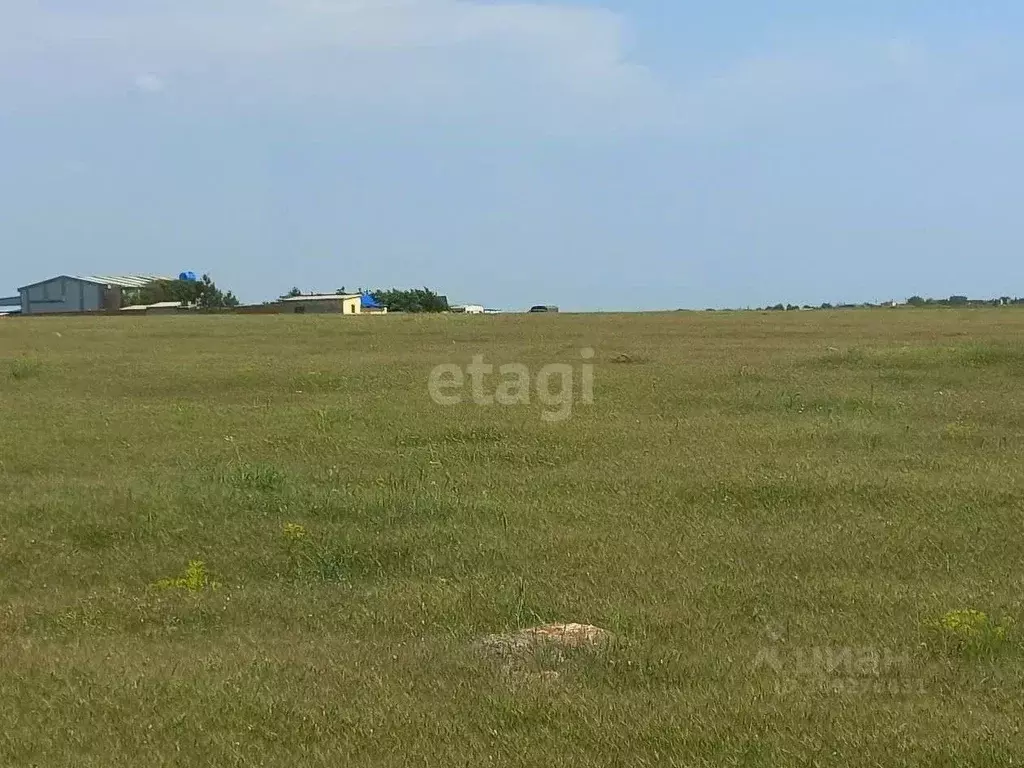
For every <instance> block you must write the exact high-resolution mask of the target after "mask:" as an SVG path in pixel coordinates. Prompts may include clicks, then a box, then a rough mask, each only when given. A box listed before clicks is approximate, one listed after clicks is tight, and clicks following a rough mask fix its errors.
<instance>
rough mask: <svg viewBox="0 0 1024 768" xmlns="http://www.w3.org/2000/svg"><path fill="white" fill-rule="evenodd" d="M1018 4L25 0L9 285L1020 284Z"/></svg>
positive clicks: (13, 101)
mask: <svg viewBox="0 0 1024 768" xmlns="http://www.w3.org/2000/svg"><path fill="white" fill-rule="evenodd" d="M1022 34H1024V7H1022V6H1021V4H1020V3H1011V2H1009V1H1006V2H985V1H984V0H981V2H978V3H976V4H974V5H973V6H970V5H968V4H964V3H952V2H942V3H940V2H934V0H933V1H932V2H913V1H912V0H906V1H905V2H901V3H892V2H882V1H881V0H860V2H847V1H846V0H830V2H828V3H822V2H811V1H810V0H792V1H791V2H766V1H762V2H754V0H720V2H717V3H686V2H668V0H588V1H586V2H579V1H578V2H573V3H568V2H565V3H562V2H532V3H531V2H524V1H522V0H520V1H519V2H505V1H503V0H488V1H487V2H484V1H483V0H480V1H479V2H471V1H470V0H465V1H463V2H456V1H455V0H151V1H149V2H145V1H144V0H90V2H87V3H85V2H81V0H3V6H2V10H0V180H2V181H0V211H2V214H0V294H7V293H13V292H14V289H16V288H17V287H18V286H19V285H23V284H26V283H29V282H33V281H35V280H38V279H41V278H43V277H47V276H49V275H51V274H61V273H67V274H82V273H114V272H156V273H168V274H177V273H178V272H180V271H182V270H192V271H195V272H209V273H210V274H211V275H212V276H213V277H214V279H215V280H216V281H217V282H218V284H220V285H222V286H223V287H225V288H230V289H233V290H234V291H235V292H236V293H237V294H238V295H239V296H240V297H241V298H242V299H243V300H246V301H262V300H265V299H270V298H273V297H274V296H276V295H278V294H280V293H283V292H284V291H286V290H287V289H289V288H290V287H291V286H292V285H297V286H299V287H300V288H302V289H304V290H309V291H312V290H334V289H336V288H339V287H341V286H346V287H348V288H353V287H360V286H365V287H376V286H380V287H386V286H421V285H428V286H430V287H434V288H437V289H438V290H441V291H442V292H444V293H446V294H447V295H448V296H449V298H451V299H452V300H457V301H464V302H472V303H481V304H485V305H487V306H492V307H502V308H524V307H528V306H530V305H531V304H536V303H553V304H558V305H560V306H562V307H563V308H565V309H577V310H596V309H602V310H623V309H673V308H677V307H693V308H702V307H707V306H716V307H718V306H758V305H763V304H774V303H776V302H780V301H781V302H795V303H811V302H813V303H820V302H822V301H831V302H838V301H864V300H886V299H890V298H898V299H902V298H905V297H907V296H909V295H911V294H914V293H919V294H922V295H932V296H948V295H950V294H953V293H966V294H970V295H972V296H997V295H1002V294H1010V295H1024V274H1022V270H1021V267H1020V264H1021V256H1022V254H1024V216H1022V214H1021V212H1020V201H1021V199H1022V194H1021V193H1022V190H1021V186H1022V180H1024V52H1022V51H1021V49H1020V46H1019V40H1020V39H1021V35H1022Z"/></svg>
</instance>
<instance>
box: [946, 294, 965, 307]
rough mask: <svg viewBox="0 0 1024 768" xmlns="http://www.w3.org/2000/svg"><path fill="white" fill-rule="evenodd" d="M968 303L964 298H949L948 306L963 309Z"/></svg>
mask: <svg viewBox="0 0 1024 768" xmlns="http://www.w3.org/2000/svg"><path fill="white" fill-rule="evenodd" d="M968 303H969V299H968V298H967V297H966V296H950V297H949V304H950V306H953V307H963V306H966V305H967V304H968Z"/></svg>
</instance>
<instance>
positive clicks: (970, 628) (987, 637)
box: [929, 609, 1014, 656]
mask: <svg viewBox="0 0 1024 768" xmlns="http://www.w3.org/2000/svg"><path fill="white" fill-rule="evenodd" d="M1013 624H1014V620H1013V618H1012V617H1009V616H1005V617H1003V618H1002V619H1001V620H1000V621H999V622H996V621H995V620H993V619H992V618H990V617H989V616H988V614H986V613H983V612H982V611H978V610H974V609H968V610H956V611H950V612H949V613H947V614H945V615H943V616H942V617H941V618H939V619H938V620H937V621H933V622H930V623H929V629H930V630H931V632H932V634H933V635H934V637H935V640H936V642H935V646H936V647H937V648H939V649H940V650H942V651H945V652H947V653H954V654H957V655H968V656H975V655H991V654H993V653H995V652H996V651H998V650H999V649H1001V648H1002V647H1003V646H1005V645H1006V643H1007V642H1008V641H1009V640H1010V634H1011V630H1012V628H1013Z"/></svg>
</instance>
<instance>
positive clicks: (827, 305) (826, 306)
mask: <svg viewBox="0 0 1024 768" xmlns="http://www.w3.org/2000/svg"><path fill="white" fill-rule="evenodd" d="M821 308H822V309H832V305H831V304H829V303H828V302H827V301H826V302H825V303H824V304H822V305H821Z"/></svg>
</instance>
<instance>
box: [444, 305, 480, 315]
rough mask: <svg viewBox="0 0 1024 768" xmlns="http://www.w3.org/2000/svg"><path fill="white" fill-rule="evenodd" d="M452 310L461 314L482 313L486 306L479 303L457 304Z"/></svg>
mask: <svg viewBox="0 0 1024 768" xmlns="http://www.w3.org/2000/svg"><path fill="white" fill-rule="evenodd" d="M451 311H452V312H455V313H456V314H459V315H482V314H483V313H484V308H483V307H482V306H481V305H479V304H457V305H456V306H454V307H452V308H451Z"/></svg>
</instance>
